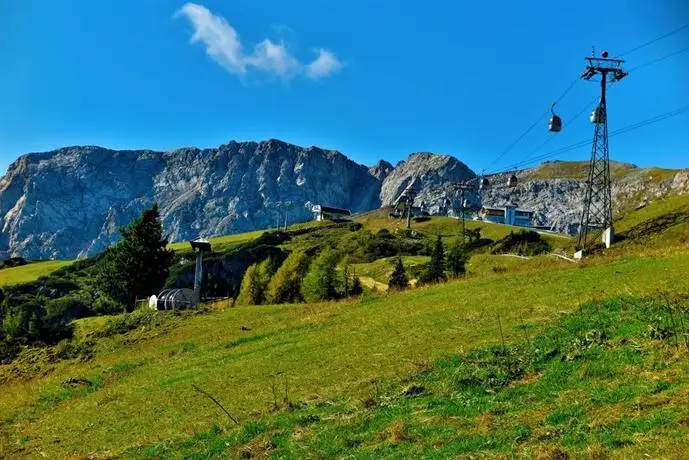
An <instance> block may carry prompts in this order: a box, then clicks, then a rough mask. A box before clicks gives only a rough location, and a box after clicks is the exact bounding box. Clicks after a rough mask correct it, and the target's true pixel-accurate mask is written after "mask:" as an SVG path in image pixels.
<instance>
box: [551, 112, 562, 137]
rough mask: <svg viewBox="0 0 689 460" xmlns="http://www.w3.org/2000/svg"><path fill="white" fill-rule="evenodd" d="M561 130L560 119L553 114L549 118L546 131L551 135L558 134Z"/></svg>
mask: <svg viewBox="0 0 689 460" xmlns="http://www.w3.org/2000/svg"><path fill="white" fill-rule="evenodd" d="M561 129H562V119H561V118H560V117H558V116H557V115H555V114H553V116H552V117H550V121H549V122H548V131H550V132H553V133H559V132H560V130H561Z"/></svg>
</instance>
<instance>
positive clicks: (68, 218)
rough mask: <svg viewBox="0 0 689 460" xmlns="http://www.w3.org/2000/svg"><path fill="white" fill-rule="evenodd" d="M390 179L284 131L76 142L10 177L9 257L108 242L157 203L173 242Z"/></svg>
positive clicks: (257, 223) (358, 195)
mask: <svg viewBox="0 0 689 460" xmlns="http://www.w3.org/2000/svg"><path fill="white" fill-rule="evenodd" d="M379 191H380V181H379V180H378V179H376V178H375V177H373V176H372V175H371V174H369V172H368V168H366V167H365V166H362V165H359V164H357V163H354V162H353V161H351V160H349V159H348V158H347V157H345V156H344V155H342V154H341V153H339V152H335V151H328V150H322V149H320V148H317V147H309V148H302V147H298V146H295V145H291V144H287V143H284V142H281V141H277V140H270V141H265V142H259V143H256V142H241V143H238V142H230V143H228V144H225V145H221V146H220V147H218V148H213V149H197V148H184V149H179V150H175V151H171V152H153V151H150V150H134V151H113V150H107V149H104V148H100V147H69V148H62V149H59V150H55V151H52V152H45V153H33V154H28V155H24V156H22V157H21V158H19V159H18V160H17V161H15V162H14V163H13V164H12V165H11V166H10V167H9V169H8V171H7V174H6V175H5V176H4V177H3V178H2V179H0V258H7V257H10V256H18V255H21V256H23V257H25V258H35V259H38V258H41V259H46V258H72V257H78V256H81V255H86V254H93V253H96V252H99V251H102V250H103V249H104V248H105V247H107V245H109V244H111V243H112V242H114V241H116V240H117V239H118V233H117V229H118V228H119V227H121V226H123V225H125V224H127V223H128V222H129V221H131V220H132V219H133V218H134V217H135V216H137V215H138V213H139V212H140V210H141V209H143V208H144V207H147V206H150V205H151V204H152V203H154V202H157V203H158V204H159V208H160V211H161V215H162V220H163V225H164V228H165V230H166V231H167V232H168V233H169V235H170V238H171V240H172V241H179V240H184V239H191V238H195V237H197V236H212V235H221V234H228V233H236V232H243V231H247V230H253V229H257V228H268V227H270V226H274V225H275V223H276V221H277V220H280V221H282V216H283V215H284V214H283V213H284V212H287V215H288V218H289V220H291V221H296V220H305V219H308V218H309V217H310V216H311V212H310V206H311V203H327V204H329V205H332V206H338V207H343V208H348V209H352V210H353V211H361V210H365V209H372V208H376V207H378V206H379V205H380V198H379Z"/></svg>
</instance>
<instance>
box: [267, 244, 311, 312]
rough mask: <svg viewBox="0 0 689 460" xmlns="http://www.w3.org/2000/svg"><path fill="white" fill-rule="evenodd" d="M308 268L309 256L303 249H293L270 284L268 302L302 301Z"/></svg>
mask: <svg viewBox="0 0 689 460" xmlns="http://www.w3.org/2000/svg"><path fill="white" fill-rule="evenodd" d="M308 269H309V257H308V256H307V255H306V254H305V253H304V252H302V251H296V250H295V251H292V252H291V253H290V255H289V256H287V259H285V261H284V262H283V263H282V265H281V266H280V268H278V270H277V272H276V273H275V276H273V278H272V279H271V280H270V283H269V284H268V294H267V300H268V302H270V303H296V302H302V301H303V300H304V298H303V296H302V295H301V284H302V282H303V281H304V277H305V276H306V272H307V271H308Z"/></svg>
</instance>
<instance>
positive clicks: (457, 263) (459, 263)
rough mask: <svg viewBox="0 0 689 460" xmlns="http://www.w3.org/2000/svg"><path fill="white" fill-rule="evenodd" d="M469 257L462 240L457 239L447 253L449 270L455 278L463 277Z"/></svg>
mask: <svg viewBox="0 0 689 460" xmlns="http://www.w3.org/2000/svg"><path fill="white" fill-rule="evenodd" d="M467 260H468V256H467V253H466V250H465V248H464V244H463V243H462V241H461V240H459V239H456V240H455V241H453V242H452V244H451V245H450V249H449V250H448V251H447V269H448V270H449V272H450V274H451V275H452V277H453V278H457V277H459V276H463V275H464V274H465V273H466V271H467V269H466V263H467Z"/></svg>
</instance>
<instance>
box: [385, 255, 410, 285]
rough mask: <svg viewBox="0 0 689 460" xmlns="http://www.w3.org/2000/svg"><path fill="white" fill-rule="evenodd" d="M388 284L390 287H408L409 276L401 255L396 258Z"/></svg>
mask: <svg viewBox="0 0 689 460" xmlns="http://www.w3.org/2000/svg"><path fill="white" fill-rule="evenodd" d="M388 285H389V286H390V289H406V288H407V287H408V286H409V278H407V272H406V270H405V269H404V264H403V263H402V259H401V258H400V257H398V258H397V259H395V268H394V270H393V271H392V275H390V281H388Z"/></svg>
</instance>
